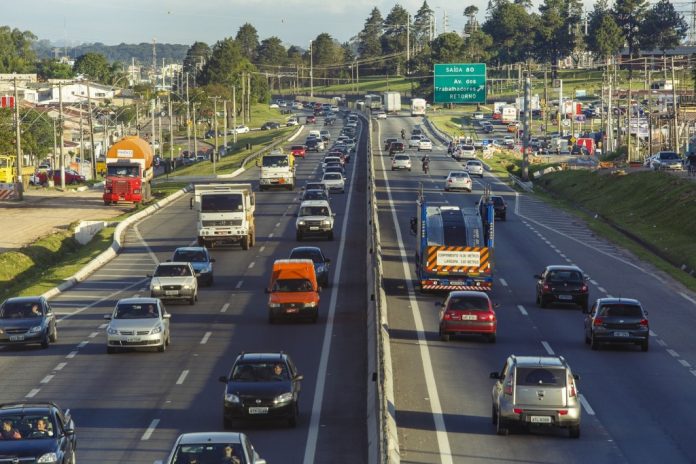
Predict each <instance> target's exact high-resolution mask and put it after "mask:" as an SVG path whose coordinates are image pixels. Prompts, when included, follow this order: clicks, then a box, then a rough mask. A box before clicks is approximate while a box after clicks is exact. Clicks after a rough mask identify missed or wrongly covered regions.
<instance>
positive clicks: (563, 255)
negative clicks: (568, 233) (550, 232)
mask: <svg viewBox="0 0 696 464" xmlns="http://www.w3.org/2000/svg"><path fill="white" fill-rule="evenodd" d="M556 251H558V250H556ZM558 256H560V257H561V258H567V256H566V255H565V253H558Z"/></svg>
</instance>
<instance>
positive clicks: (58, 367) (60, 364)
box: [53, 362, 68, 371]
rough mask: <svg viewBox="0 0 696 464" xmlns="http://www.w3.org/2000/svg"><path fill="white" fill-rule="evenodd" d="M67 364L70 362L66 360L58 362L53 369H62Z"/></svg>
mask: <svg viewBox="0 0 696 464" xmlns="http://www.w3.org/2000/svg"><path fill="white" fill-rule="evenodd" d="M67 365H68V363H66V362H62V363H58V365H57V366H56V367H54V368H53V370H54V371H62V370H63V368H64V367H65V366H67Z"/></svg>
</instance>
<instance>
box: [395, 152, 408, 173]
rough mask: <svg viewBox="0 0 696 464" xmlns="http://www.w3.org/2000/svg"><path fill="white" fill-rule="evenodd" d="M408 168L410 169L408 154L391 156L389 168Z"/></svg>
mask: <svg viewBox="0 0 696 464" xmlns="http://www.w3.org/2000/svg"><path fill="white" fill-rule="evenodd" d="M396 169H408V170H409V171H410V170H411V157H410V156H408V155H398V154H397V155H394V158H392V165H391V170H392V171H394V170H396Z"/></svg>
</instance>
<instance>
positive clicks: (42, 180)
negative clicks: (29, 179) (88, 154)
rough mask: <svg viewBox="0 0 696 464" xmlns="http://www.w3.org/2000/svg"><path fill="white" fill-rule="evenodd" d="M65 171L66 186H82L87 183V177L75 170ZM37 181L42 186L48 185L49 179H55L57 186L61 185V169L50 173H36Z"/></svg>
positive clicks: (67, 169)
mask: <svg viewBox="0 0 696 464" xmlns="http://www.w3.org/2000/svg"><path fill="white" fill-rule="evenodd" d="M64 171H65V183H66V185H73V184H80V183H82V182H84V181H85V176H83V175H82V174H80V173H78V172H77V171H75V170H73V169H69V168H66V169H64ZM35 176H36V179H38V183H39V184H40V185H44V184H47V183H48V179H53V182H54V184H55V185H60V169H56V170H52V171H51V170H49V171H43V172H42V171H37V172H36V173H35Z"/></svg>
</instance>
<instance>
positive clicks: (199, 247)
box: [174, 246, 208, 253]
mask: <svg viewBox="0 0 696 464" xmlns="http://www.w3.org/2000/svg"><path fill="white" fill-rule="evenodd" d="M177 251H206V252H207V251H208V249H207V248H206V247H202V246H185V247H178V248H177V249H176V250H174V253H176V252H177Z"/></svg>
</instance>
